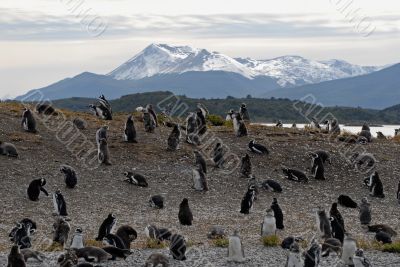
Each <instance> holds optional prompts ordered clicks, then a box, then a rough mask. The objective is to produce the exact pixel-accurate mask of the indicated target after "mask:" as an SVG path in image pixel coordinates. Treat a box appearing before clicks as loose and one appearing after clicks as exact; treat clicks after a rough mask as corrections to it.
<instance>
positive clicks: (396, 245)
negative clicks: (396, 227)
mask: <svg viewBox="0 0 400 267" xmlns="http://www.w3.org/2000/svg"><path fill="white" fill-rule="evenodd" d="M382 251H383V252H390V253H400V241H396V242H393V243H392V244H385V245H383V247H382Z"/></svg>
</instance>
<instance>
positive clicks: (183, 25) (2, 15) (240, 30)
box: [0, 0, 400, 97]
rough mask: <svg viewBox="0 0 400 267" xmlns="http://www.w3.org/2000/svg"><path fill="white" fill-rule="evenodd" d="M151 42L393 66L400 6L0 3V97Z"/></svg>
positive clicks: (108, 64)
mask: <svg viewBox="0 0 400 267" xmlns="http://www.w3.org/2000/svg"><path fill="white" fill-rule="evenodd" d="M150 43H168V44H173V45H191V46H195V47H199V48H206V49H208V50H211V51H218V52H221V53H224V54H227V55H229V56H232V57H239V56H240V57H253V58H257V59H267V58H274V57H278V56H283V55H300V56H304V57H307V58H310V59H316V60H323V59H331V58H338V59H344V60H347V61H349V62H351V63H356V64H361V65H386V64H392V63H397V62H400V52H399V47H400V1H399V0H384V1H372V0H302V1H299V0H278V1H269V0H247V1H238V0H230V1H227V0H201V1H200V0H197V1H194V0H164V1H162V0H145V1H142V0H141V1H137V0H13V1H1V3H0V51H1V52H0V77H1V81H2V82H1V85H0V97H4V96H17V95H20V94H22V93H24V92H26V91H28V90H30V89H35V88H40V87H44V86H47V85H49V84H51V83H53V82H56V81H59V80H61V79H63V78H67V77H72V76H75V75H77V74H79V73H81V72H83V71H90V72H94V73H99V74H105V73H108V72H109V71H111V70H112V69H114V68H115V67H117V66H118V65H120V64H122V63H123V62H125V61H126V60H127V59H129V58H131V57H132V56H133V55H134V54H136V53H137V52H139V51H141V50H142V49H143V48H145V47H146V46H147V45H149V44H150Z"/></svg>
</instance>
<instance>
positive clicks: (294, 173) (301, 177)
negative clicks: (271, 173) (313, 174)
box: [282, 168, 308, 183]
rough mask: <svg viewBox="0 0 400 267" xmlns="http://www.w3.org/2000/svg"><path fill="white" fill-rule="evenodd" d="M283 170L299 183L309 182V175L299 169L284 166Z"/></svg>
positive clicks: (287, 175) (290, 178) (289, 177)
mask: <svg viewBox="0 0 400 267" xmlns="http://www.w3.org/2000/svg"><path fill="white" fill-rule="evenodd" d="M282 172H283V174H284V175H285V176H286V177H287V178H288V179H289V180H292V181H295V182H299V183H308V177H307V175H305V174H304V173H303V172H301V171H299V170H294V169H288V168H282Z"/></svg>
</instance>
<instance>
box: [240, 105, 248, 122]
mask: <svg viewBox="0 0 400 267" xmlns="http://www.w3.org/2000/svg"><path fill="white" fill-rule="evenodd" d="M239 114H240V117H241V118H242V119H243V120H244V121H246V122H249V121H250V116H249V111H248V110H247V106H246V104H245V103H242V104H241V105H240V108H239Z"/></svg>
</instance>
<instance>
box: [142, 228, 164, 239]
mask: <svg viewBox="0 0 400 267" xmlns="http://www.w3.org/2000/svg"><path fill="white" fill-rule="evenodd" d="M144 233H145V234H146V237H147V238H150V239H158V236H159V235H160V232H159V231H158V228H157V227H156V226H155V225H151V224H150V225H147V226H146V227H145V228H144Z"/></svg>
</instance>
